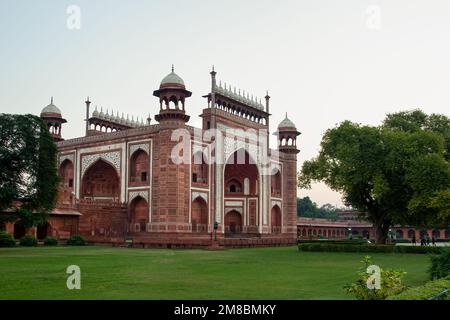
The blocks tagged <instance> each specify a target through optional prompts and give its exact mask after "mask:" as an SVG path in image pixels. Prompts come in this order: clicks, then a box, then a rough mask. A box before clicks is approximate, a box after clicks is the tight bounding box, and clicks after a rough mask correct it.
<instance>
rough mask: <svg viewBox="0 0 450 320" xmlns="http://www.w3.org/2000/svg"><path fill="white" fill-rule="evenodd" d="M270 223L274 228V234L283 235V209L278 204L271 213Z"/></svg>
mask: <svg viewBox="0 0 450 320" xmlns="http://www.w3.org/2000/svg"><path fill="white" fill-rule="evenodd" d="M270 221H271V226H272V233H281V226H282V216H281V209H280V207H279V206H278V205H277V204H276V205H274V206H273V207H272V210H271V211H270Z"/></svg>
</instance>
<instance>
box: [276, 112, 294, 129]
mask: <svg viewBox="0 0 450 320" xmlns="http://www.w3.org/2000/svg"><path fill="white" fill-rule="evenodd" d="M280 128H292V129H296V127H295V124H294V123H293V122H292V121H291V120H289V118H288V117H287V113H286V118H284V119H283V121H281V122H280V124H279V125H278V129H280Z"/></svg>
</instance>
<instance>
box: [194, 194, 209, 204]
mask: <svg viewBox="0 0 450 320" xmlns="http://www.w3.org/2000/svg"><path fill="white" fill-rule="evenodd" d="M198 197H200V198H202V199H203V200H205V202H206V203H208V194H207V193H206V192H199V191H194V192H192V201H194V200H195V199H197V198H198Z"/></svg>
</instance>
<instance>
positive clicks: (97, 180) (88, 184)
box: [81, 159, 120, 201]
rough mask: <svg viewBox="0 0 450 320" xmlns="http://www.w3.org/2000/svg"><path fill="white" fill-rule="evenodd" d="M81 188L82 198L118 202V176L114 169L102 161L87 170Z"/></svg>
mask: <svg viewBox="0 0 450 320" xmlns="http://www.w3.org/2000/svg"><path fill="white" fill-rule="evenodd" d="M81 187H82V188H81V196H82V197H83V198H89V199H93V200H112V201H118V199H119V196H120V180H119V176H118V175H117V172H116V170H115V169H114V167H113V166H112V165H111V164H109V163H108V162H106V161H104V160H102V159H99V160H97V161H96V162H95V163H94V164H93V165H91V166H90V167H89V168H88V169H87V171H86V173H85V174H84V176H83V182H82V185H81Z"/></svg>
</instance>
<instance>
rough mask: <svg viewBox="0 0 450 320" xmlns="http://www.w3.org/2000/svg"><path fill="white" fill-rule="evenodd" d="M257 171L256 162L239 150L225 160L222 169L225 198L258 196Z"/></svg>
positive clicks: (242, 150) (245, 152)
mask: <svg viewBox="0 0 450 320" xmlns="http://www.w3.org/2000/svg"><path fill="white" fill-rule="evenodd" d="M258 178H259V171H258V167H257V166H256V162H255V161H254V159H253V158H252V157H251V156H250V154H249V153H248V152H247V151H246V150H244V149H239V150H236V151H235V152H233V153H232V154H231V155H230V156H229V157H228V159H227V162H226V164H225V169H224V179H223V182H224V193H225V197H227V196H228V197H233V196H253V197H255V196H258V195H259V180H258Z"/></svg>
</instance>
